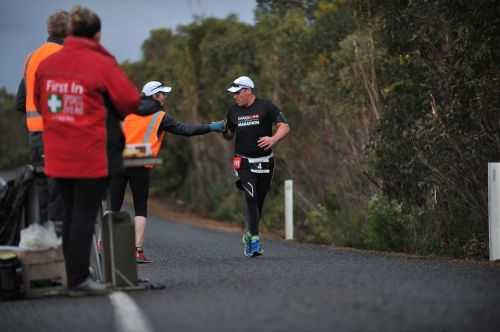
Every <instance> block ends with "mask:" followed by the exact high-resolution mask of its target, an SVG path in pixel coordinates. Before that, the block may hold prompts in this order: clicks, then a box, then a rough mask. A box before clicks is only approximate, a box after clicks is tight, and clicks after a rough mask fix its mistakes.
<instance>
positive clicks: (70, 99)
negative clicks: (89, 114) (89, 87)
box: [45, 80, 84, 122]
mask: <svg viewBox="0 0 500 332" xmlns="http://www.w3.org/2000/svg"><path fill="white" fill-rule="evenodd" d="M45 89H46V91H47V107H48V110H49V112H50V113H51V114H52V116H53V118H54V119H55V120H58V121H62V122H73V121H75V118H74V117H75V116H80V115H83V114H84V104H83V92H84V88H83V86H82V85H81V84H78V83H76V82H74V81H60V80H57V81H56V80H47V82H46V86H45Z"/></svg>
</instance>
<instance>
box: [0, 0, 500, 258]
mask: <svg viewBox="0 0 500 332" xmlns="http://www.w3.org/2000/svg"><path fill="white" fill-rule="evenodd" d="M498 45H500V3H499V2H498V1H495V0H479V1H466V0H457V1H445V0H417V1H415V0H413V1H411V0H406V1H381V0H308V1H279V0H258V1H257V8H256V22H255V25H248V24H244V23H241V22H239V21H238V19H237V17H235V16H229V17H227V18H225V19H214V18H206V19H201V20H198V21H196V22H193V23H192V24H189V25H186V26H181V27H179V28H178V29H177V30H176V31H172V30H168V29H158V30H154V31H151V34H150V36H149V38H148V39H147V40H145V41H144V44H143V58H142V59H141V61H138V62H133V63H130V62H129V63H125V64H123V66H124V68H125V69H126V70H127V72H128V73H129V75H130V76H131V78H132V79H133V80H134V81H135V82H136V83H137V85H138V86H141V85H142V84H144V82H146V81H148V80H153V79H154V80H161V81H164V82H167V83H168V84H171V85H172V86H173V91H172V94H171V95H170V96H169V98H168V104H169V110H168V111H169V112H170V113H171V114H172V115H173V116H174V117H175V118H176V119H178V120H179V121H184V122H208V121H211V120H219V119H222V118H223V117H224V115H225V111H226V110H227V107H228V106H229V105H230V104H231V102H232V101H231V97H230V96H229V95H228V94H227V93H226V92H225V89H226V88H227V86H228V84H229V83H230V82H231V81H232V80H233V79H234V78H235V77H237V76H240V75H242V74H245V75H249V76H251V77H252V78H254V81H255V82H256V84H257V95H258V96H260V97H264V98H269V99H272V100H273V101H274V102H275V103H276V104H277V105H279V107H280V108H281V109H282V110H283V111H284V112H285V114H286V115H287V117H288V119H289V122H290V125H291V128H292V132H291V134H290V135H289V137H287V139H286V140H285V141H284V142H283V143H281V144H279V146H277V147H276V149H275V154H276V156H277V172H276V176H275V178H274V188H273V191H272V192H271V194H270V196H269V199H268V200H267V202H266V204H267V205H266V207H265V214H266V216H265V220H264V225H265V226H266V227H268V228H271V229H275V230H280V229H281V227H282V224H283V212H282V211H283V198H282V182H283V180H284V179H286V178H291V179H293V180H294V182H295V184H294V187H295V220H296V225H297V230H296V233H297V234H298V236H299V237H300V238H301V239H303V240H306V241H313V242H320V243H327V244H331V243H333V244H336V245H347V246H357V247H364V248H373V249H382V250H397V251H406V252H411V253H421V254H429V253H436V254H451V255H455V256H476V257H483V256H485V255H486V254H487V251H486V248H487V234H488V233H487V232H488V229H487V226H488V220H487V219H488V216H487V213H488V211H487V163H488V162H490V161H498V159H499V158H498V151H500V136H499V129H500V128H499V121H498V115H497V113H498V112H499V111H500V68H499V66H500V64H499V61H498V60H500V47H498ZM0 92H1V91H0ZM1 102H2V110H3V109H4V108H10V107H12V105H11V104H9V103H11V101H9V100H8V98H7V97H6V94H5V93H4V92H2V99H1ZM5 113H6V112H2V114H5ZM7 118H8V117H5V116H2V118H0V126H1V128H2V130H1V131H0V135H1V140H2V145H1V146H0V149H1V153H2V154H1V156H0V163H1V162H3V163H5V160H6V159H7V158H6V156H7V155H8V154H11V153H14V151H16V149H15V146H11V143H8V144H5V143H4V142H7V140H9V141H8V142H11V141H12V140H15V141H20V140H21V138H20V136H19V135H18V134H15V133H14V131H15V129H16V128H14V127H12V126H10V125H9V126H7V125H6V119H7ZM4 127H5V129H4ZM16 135H17V136H16ZM14 137H16V138H15V139H14ZM231 151H232V147H231V144H230V143H228V142H226V141H224V140H223V139H222V137H221V136H220V135H216V134H210V135H207V136H201V137H194V138H189V139H187V138H182V137H177V136H174V135H167V139H166V144H165V148H164V149H163V151H162V157H163V158H164V160H165V164H164V165H162V166H161V167H158V168H157V169H156V170H155V172H154V177H155V179H154V188H153V189H154V192H155V194H156V195H158V196H160V197H170V198H172V199H174V200H175V201H178V202H181V201H182V202H185V204H186V205H188V206H189V207H191V208H192V209H194V210H196V211H198V212H202V213H205V214H209V215H211V216H213V217H216V218H219V219H221V220H226V221H232V222H243V218H244V215H243V209H242V207H243V202H242V197H241V195H240V194H239V193H238V192H237V191H236V189H235V188H234V186H233V182H234V180H235V179H234V178H233V177H232V175H231V169H230V157H231ZM16 153H17V152H16Z"/></svg>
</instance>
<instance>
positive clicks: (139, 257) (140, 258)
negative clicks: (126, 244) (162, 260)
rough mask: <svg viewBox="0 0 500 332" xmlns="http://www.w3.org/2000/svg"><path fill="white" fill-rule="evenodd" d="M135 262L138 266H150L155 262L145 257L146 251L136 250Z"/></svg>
mask: <svg viewBox="0 0 500 332" xmlns="http://www.w3.org/2000/svg"><path fill="white" fill-rule="evenodd" d="M135 262H136V263H137V264H149V263H152V262H153V261H152V260H150V259H148V258H146V256H144V251H142V250H141V251H139V250H136V251H135Z"/></svg>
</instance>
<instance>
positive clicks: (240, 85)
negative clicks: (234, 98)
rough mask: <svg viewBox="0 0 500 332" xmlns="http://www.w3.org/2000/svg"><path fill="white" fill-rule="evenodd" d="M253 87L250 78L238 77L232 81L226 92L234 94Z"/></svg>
mask: <svg viewBox="0 0 500 332" xmlns="http://www.w3.org/2000/svg"><path fill="white" fill-rule="evenodd" d="M254 87H255V85H254V84H253V81H252V79H251V78H250V77H248V76H240V77H238V78H237V79H235V80H234V81H233V83H232V84H231V86H230V87H229V89H227V91H229V92H231V93H235V92H238V91H240V90H241V89H253V88H254Z"/></svg>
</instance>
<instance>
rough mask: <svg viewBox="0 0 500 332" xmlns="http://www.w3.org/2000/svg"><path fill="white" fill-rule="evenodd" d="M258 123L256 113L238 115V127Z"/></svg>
mask: <svg viewBox="0 0 500 332" xmlns="http://www.w3.org/2000/svg"><path fill="white" fill-rule="evenodd" d="M259 124H260V120H259V115H258V114H253V115H244V116H238V127H247V126H257V125H259Z"/></svg>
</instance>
